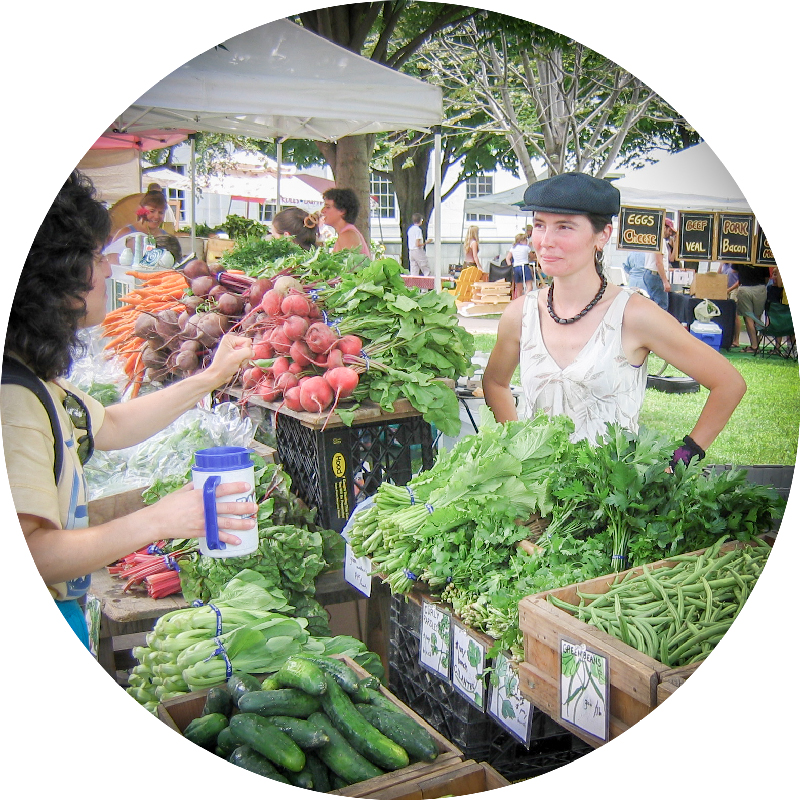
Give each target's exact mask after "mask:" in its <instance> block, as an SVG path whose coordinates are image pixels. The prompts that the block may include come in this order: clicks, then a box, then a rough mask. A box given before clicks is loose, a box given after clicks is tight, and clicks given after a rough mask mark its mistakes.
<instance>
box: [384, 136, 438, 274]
mask: <svg viewBox="0 0 800 800" xmlns="http://www.w3.org/2000/svg"><path fill="white" fill-rule="evenodd" d="M432 149H433V146H432V145H431V144H427V145H421V146H418V147H413V148H411V150H410V151H408V152H405V153H403V154H402V155H400V156H396V157H395V158H393V159H392V172H391V179H392V185H393V186H394V193H395V195H397V206H398V212H399V215H400V244H401V258H402V260H401V263H402V265H403V267H404V268H405V269H408V268H409V260H408V237H407V236H406V235H405V234H406V231H407V230H408V228H409V226H410V225H411V217H412V216H413V215H414V214H422V216H423V217H425V221H424V222H423V223H422V235H423V236H424V237H425V238H426V239H427V237H428V234H427V230H428V222H429V216H428V213H429V209H427V208H426V207H425V206H426V203H425V185H426V183H427V180H428V162H429V161H430V154H431V150H432Z"/></svg>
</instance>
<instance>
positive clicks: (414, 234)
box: [408, 224, 425, 250]
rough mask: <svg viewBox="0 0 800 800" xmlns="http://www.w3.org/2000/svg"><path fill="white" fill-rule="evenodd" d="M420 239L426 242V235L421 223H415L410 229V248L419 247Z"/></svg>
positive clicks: (415, 248)
mask: <svg viewBox="0 0 800 800" xmlns="http://www.w3.org/2000/svg"><path fill="white" fill-rule="evenodd" d="M418 241H421V242H422V243H423V244H424V243H425V237H424V236H423V235H422V228H420V226H419V225H416V224H414V225H412V226H411V227H410V228H409V229H408V249H409V250H417V249H419V245H418V244H417V242H418Z"/></svg>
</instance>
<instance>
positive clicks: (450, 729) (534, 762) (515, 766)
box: [389, 595, 592, 781]
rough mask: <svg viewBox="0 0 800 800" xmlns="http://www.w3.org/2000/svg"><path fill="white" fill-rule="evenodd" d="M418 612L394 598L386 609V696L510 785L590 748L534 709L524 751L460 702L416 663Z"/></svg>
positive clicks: (486, 718) (492, 722)
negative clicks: (387, 634)
mask: <svg viewBox="0 0 800 800" xmlns="http://www.w3.org/2000/svg"><path fill="white" fill-rule="evenodd" d="M421 614H422V609H421V607H420V606H419V605H418V604H417V603H414V602H413V601H406V599H405V597H402V596H398V595H394V596H393V597H392V602H391V607H390V624H389V631H390V641H389V690H390V691H391V692H392V693H393V694H395V695H396V696H397V697H398V698H399V699H400V700H402V702H404V703H405V704H406V705H407V706H409V707H410V708H411V709H413V710H414V711H416V712H417V713H418V714H419V715H420V716H421V717H422V718H423V719H424V720H425V721H426V722H427V723H428V724H429V725H431V726H432V727H433V728H435V729H436V730H437V731H439V733H441V734H442V736H444V737H445V738H447V739H448V740H449V741H450V742H452V743H453V744H454V745H455V746H456V747H458V748H459V749H460V750H462V751H463V753H464V756H465V758H468V759H474V760H475V761H478V762H480V761H486V762H487V763H489V764H491V765H492V767H494V768H495V769H496V770H497V771H498V772H499V773H500V774H501V775H502V776H503V777H504V778H506V779H507V780H510V781H516V780H524V779H527V778H534V777H536V776H537V775H543V774H544V773H545V772H550V771H551V770H554V769H557V768H558V767H561V766H564V765H565V764H569V763H571V762H572V761H575V760H576V759H577V758H580V757H581V756H582V755H585V754H586V753H588V752H590V751H591V750H592V748H591V747H590V746H589V745H588V744H586V743H585V742H583V741H582V740H581V739H579V738H578V737H577V736H574V735H573V734H572V733H570V732H569V731H568V730H566V729H565V728H563V727H561V726H560V725H558V724H557V723H556V722H555V721H554V720H553V719H551V718H550V717H549V716H548V715H547V714H545V713H544V712H543V711H539V710H538V709H533V712H532V713H533V721H532V723H531V740H530V746H529V747H525V745H523V744H521V743H520V742H519V741H518V740H517V739H516V738H514V737H513V736H512V735H511V734H510V733H508V732H507V731H506V730H505V729H504V728H503V727H501V726H500V725H499V724H498V723H497V722H496V721H495V720H494V719H493V718H492V717H491V716H489V715H488V714H486V713H484V712H483V711H481V710H480V709H478V708H476V707H475V706H473V705H472V704H470V703H469V702H467V700H465V699H464V698H463V697H462V696H461V695H460V694H459V693H458V692H457V691H456V690H455V689H454V688H453V687H452V686H450V685H449V684H448V683H447V682H446V681H444V680H442V679H441V678H439V677H438V676H437V675H434V674H433V673H432V672H430V671H429V670H427V669H426V668H425V667H423V666H421V665H420V663H419V629H420V622H421Z"/></svg>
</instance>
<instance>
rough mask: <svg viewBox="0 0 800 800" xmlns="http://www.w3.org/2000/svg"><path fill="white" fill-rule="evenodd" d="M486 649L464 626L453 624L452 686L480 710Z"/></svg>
mask: <svg viewBox="0 0 800 800" xmlns="http://www.w3.org/2000/svg"><path fill="white" fill-rule="evenodd" d="M485 661H486V651H485V648H484V647H483V645H482V644H480V643H479V642H477V641H475V639H474V637H472V636H470V634H469V632H468V631H467V629H466V628H464V627H462V626H461V625H456V624H454V625H453V687H454V688H455V689H456V690H457V691H458V692H460V693H461V694H462V695H463V696H464V697H465V698H466V699H467V700H468V701H469V702H470V703H472V704H473V705H474V706H477V707H478V708H479V709H480V710H481V711H483V707H484V702H485V698H484V689H485V684H484V680H483V672H484V667H485Z"/></svg>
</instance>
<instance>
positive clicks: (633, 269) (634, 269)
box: [622, 250, 647, 292]
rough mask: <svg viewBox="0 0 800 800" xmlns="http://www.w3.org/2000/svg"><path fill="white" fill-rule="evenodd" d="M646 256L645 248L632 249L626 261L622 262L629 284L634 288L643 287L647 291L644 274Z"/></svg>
mask: <svg viewBox="0 0 800 800" xmlns="http://www.w3.org/2000/svg"><path fill="white" fill-rule="evenodd" d="M645 258H646V254H645V252H644V250H632V251H631V252H630V253H628V255H627V257H626V258H625V261H623V262H622V271H623V272H624V273H625V277H626V278H627V279H628V286H632V287H633V288H634V289H642V290H644V291H645V292H646V291H647V289H645V286H644V276H643V273H644V262H645Z"/></svg>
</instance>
